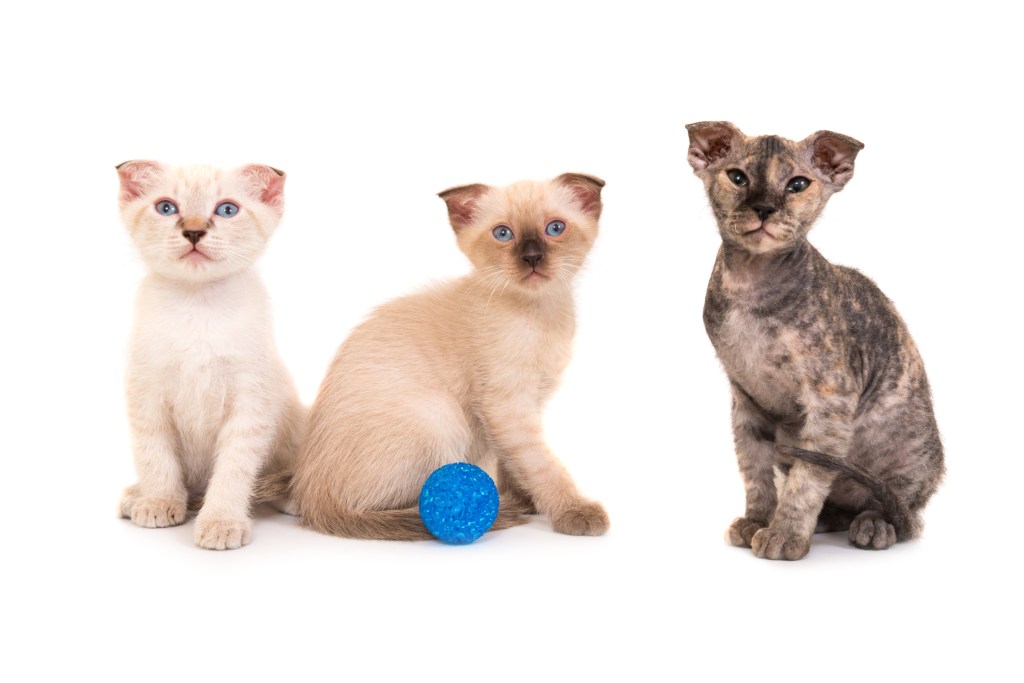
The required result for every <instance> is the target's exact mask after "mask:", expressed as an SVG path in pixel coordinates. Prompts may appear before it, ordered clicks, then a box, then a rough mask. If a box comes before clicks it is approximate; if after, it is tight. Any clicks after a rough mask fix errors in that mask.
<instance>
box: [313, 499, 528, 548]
mask: <svg viewBox="0 0 1024 683" xmlns="http://www.w3.org/2000/svg"><path fill="white" fill-rule="evenodd" d="M531 512H532V507H528V506H524V505H520V504H518V503H516V502H514V501H513V500H511V499H505V498H504V497H503V498H501V500H500V502H499V504H498V517H497V518H496V519H495V520H494V524H493V525H491V528H490V529H489V530H488V531H496V530H499V529H508V528H510V527H514V526H519V525H520V524H523V523H525V522H526V521H527V517H526V515H528V514H530V513H531ZM302 523H303V524H304V525H305V526H307V527H309V528H310V529H313V530H314V531H319V532H320V533H324V534H330V535H332V536H344V537H345V538H368V539H378V540H386V541H424V540H429V539H432V538H434V536H433V535H432V534H431V533H430V532H429V531H427V527H426V526H424V524H423V519H422V518H421V517H420V511H419V509H418V508H414V507H413V508H405V509H403V510H360V511H358V512H357V511H353V510H338V509H336V508H335V509H332V510H319V511H314V512H308V513H305V514H303V515H302Z"/></svg>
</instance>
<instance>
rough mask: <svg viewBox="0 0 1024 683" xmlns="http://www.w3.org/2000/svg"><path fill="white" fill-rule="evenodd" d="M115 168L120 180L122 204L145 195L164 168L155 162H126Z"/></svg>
mask: <svg viewBox="0 0 1024 683" xmlns="http://www.w3.org/2000/svg"><path fill="white" fill-rule="evenodd" d="M116 168H117V175H118V177H119V178H120V179H121V203H122V204H126V203H128V202H130V201H132V200H134V199H138V198H139V197H141V196H142V195H143V194H145V193H146V191H147V190H149V188H150V187H151V186H152V185H153V183H154V182H155V181H156V180H157V179H159V178H160V176H161V175H163V172H164V167H163V166H161V165H160V164H158V163H157V162H155V161H126V162H124V163H123V164H118V165H117V167H116Z"/></svg>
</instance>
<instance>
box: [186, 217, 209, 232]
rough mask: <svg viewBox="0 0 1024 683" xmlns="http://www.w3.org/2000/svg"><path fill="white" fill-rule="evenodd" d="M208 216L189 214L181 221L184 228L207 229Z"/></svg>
mask: <svg viewBox="0 0 1024 683" xmlns="http://www.w3.org/2000/svg"><path fill="white" fill-rule="evenodd" d="M206 227H207V225H206V216H188V217H187V218H185V220H183V221H182V222H181V229H182V230H197V231H198V230H206Z"/></svg>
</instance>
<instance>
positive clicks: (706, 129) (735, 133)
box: [686, 121, 746, 173]
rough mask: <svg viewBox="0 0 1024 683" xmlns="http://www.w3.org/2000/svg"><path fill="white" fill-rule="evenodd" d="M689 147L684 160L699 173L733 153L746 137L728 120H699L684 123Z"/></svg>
mask: <svg viewBox="0 0 1024 683" xmlns="http://www.w3.org/2000/svg"><path fill="white" fill-rule="evenodd" d="M686 131H687V132H688V133H689V134H690V149H689V151H688V152H687V154H686V160H687V161H689V162H690V166H692V167H693V172H694V173H701V172H702V171H705V170H707V169H708V168H709V167H711V166H714V165H715V164H716V163H718V162H719V161H722V160H723V159H725V158H727V157H728V156H729V155H731V154H732V153H733V151H734V150H735V149H736V148H737V146H738V145H739V143H740V142H742V141H743V139H744V138H745V137H746V136H745V135H744V134H743V133H742V132H741V131H740V129H739V128H737V127H736V126H734V125H732V124H731V123H729V122H728V121H701V122H700V123H688V124H686Z"/></svg>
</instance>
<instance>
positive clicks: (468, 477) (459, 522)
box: [420, 462, 498, 545]
mask: <svg viewBox="0 0 1024 683" xmlns="http://www.w3.org/2000/svg"><path fill="white" fill-rule="evenodd" d="M420 517H422V518H423V524H425V525H426V527H427V530H428V531H429V532H430V533H432V534H434V536H437V538H439V539H440V540H442V541H444V542H445V543H451V544H453V545H464V544H466V543H472V542H473V541H475V540H476V539H478V538H480V537H481V536H483V535H484V533H486V532H487V530H488V529H490V528H491V525H492V524H494V520H495V519H497V517H498V487H497V486H495V485H494V481H492V480H491V478H490V477H489V476H488V475H487V473H486V472H484V471H483V470H482V469H480V468H479V467H477V466H476V465H470V464H469V463H465V462H453V463H451V464H448V465H444V466H443V467H439V468H437V469H436V470H434V472H433V474H431V475H430V476H429V477H427V481H426V482H425V483H424V484H423V489H422V490H421V491H420Z"/></svg>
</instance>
